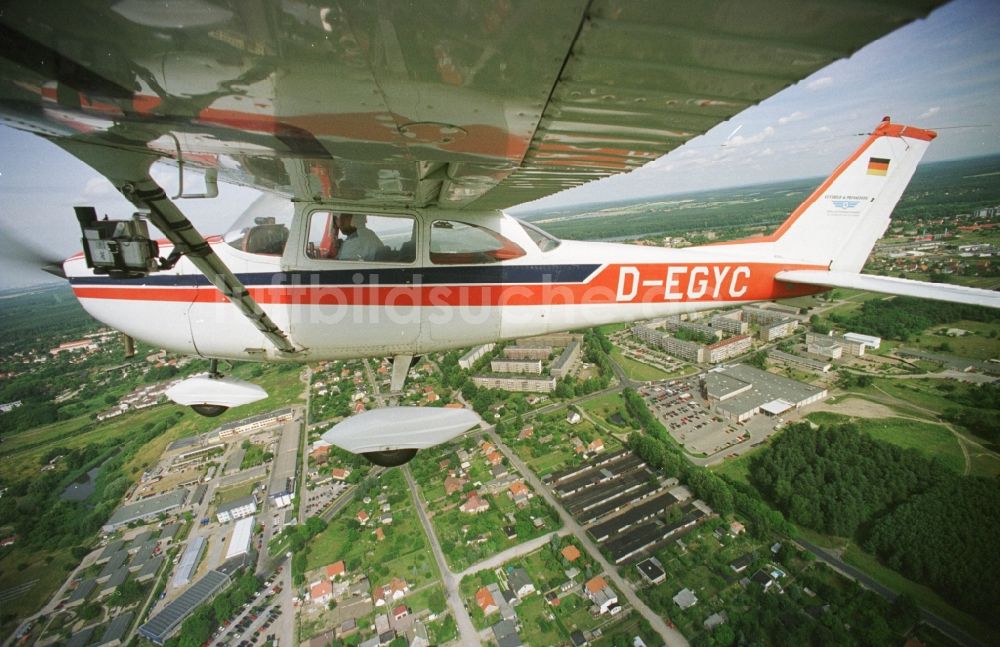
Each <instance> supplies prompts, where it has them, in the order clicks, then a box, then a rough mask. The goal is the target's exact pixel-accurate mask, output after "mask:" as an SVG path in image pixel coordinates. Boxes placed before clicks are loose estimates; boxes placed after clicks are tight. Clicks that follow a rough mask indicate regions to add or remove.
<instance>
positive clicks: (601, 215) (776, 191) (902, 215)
mask: <svg viewBox="0 0 1000 647" xmlns="http://www.w3.org/2000/svg"><path fill="white" fill-rule="evenodd" d="M998 168H1000V157H997V156H990V157H980V158H973V159H962V160H953V161H948V162H925V163H923V164H921V165H920V166H919V167H918V168H917V172H916V173H915V174H914V176H913V180H912V181H911V183H910V186H909V187H908V188H907V190H906V192H905V193H904V194H903V197H902V198H901V199H900V202H899V204H898V205H897V206H896V208H895V210H894V211H893V214H892V217H893V220H894V221H895V222H899V223H905V222H914V221H918V220H922V219H937V218H944V219H945V220H944V222H943V223H942V224H941V225H939V227H940V228H941V229H945V228H947V227H948V221H947V219H948V217H950V216H954V215H956V214H961V213H969V212H971V211H973V210H975V209H977V208H979V207H986V206H992V205H995V204H998V203H1000V192H998V189H997V182H996V176H995V175H994V173H995V172H996V170H997V169H998ZM822 181H823V178H819V177H817V178H806V179H801V180H792V181H788V182H782V183H775V184H762V185H756V186H748V187H735V188H727V189H715V190H711V191H701V192H692V193H683V194H673V195H669V196H657V197H649V198H644V200H645V202H643V203H639V204H636V203H635V200H634V199H633V200H630V201H619V202H604V203H594V204H589V205H582V206H581V207H578V208H577V212H576V213H575V214H573V213H570V212H569V210H568V209H563V210H562V211H559V210H558V208H553V207H545V208H539V209H537V210H536V211H528V210H523V211H521V212H520V213H519V214H518V215H519V216H522V217H524V218H525V219H526V220H529V221H534V222H536V224H538V225H539V226H540V227H541V228H542V229H544V230H546V231H548V232H550V233H552V234H553V235H555V236H564V237H566V238H571V239H580V240H600V239H608V238H615V237H623V236H624V237H630V236H631V237H635V238H641V237H647V238H652V237H655V236H657V235H659V236H665V235H687V236H690V234H691V232H693V231H699V230H701V231H705V230H712V231H713V232H715V233H716V234H717V239H722V240H726V239H730V238H733V237H736V236H734V235H731V234H736V233H737V232H736V231H734V230H739V234H738V235H745V234H746V233H747V231H746V230H747V229H749V228H755V227H756V228H760V227H767V228H769V229H774V228H776V227H777V225H778V224H779V223H781V222H783V221H784V220H785V219H786V218H787V217H788V215H789V214H790V213H791V212H792V211H793V210H794V209H795V207H796V206H798V204H799V203H801V202H802V201H803V200H804V199H805V198H806V197H808V196H809V194H810V193H812V191H813V190H814V189H815V188H816V187H817V186H819V185H820V183H821V182H822ZM553 214H555V215H556V216H557V218H558V219H555V218H553ZM595 216H597V217H595ZM538 221H540V222H538ZM691 242H692V243H698V242H701V241H699V240H698V239H697V238H695V237H692V238H691Z"/></svg>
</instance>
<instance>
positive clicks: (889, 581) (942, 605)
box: [843, 544, 996, 645]
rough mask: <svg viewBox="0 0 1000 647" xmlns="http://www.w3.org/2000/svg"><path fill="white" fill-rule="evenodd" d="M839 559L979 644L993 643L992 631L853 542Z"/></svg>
mask: <svg viewBox="0 0 1000 647" xmlns="http://www.w3.org/2000/svg"><path fill="white" fill-rule="evenodd" d="M843 559H844V561H845V562H847V563H849V564H851V565H853V566H856V567H858V568H859V569H861V570H863V571H864V572H865V573H867V574H868V575H870V576H871V577H872V578H873V579H875V580H877V581H879V582H881V583H882V584H884V585H885V586H887V587H889V588H890V589H892V590H893V591H896V592H899V593H908V594H910V595H911V596H913V599H914V600H916V602H917V604H919V605H920V606H922V607H924V608H926V609H927V610H928V611H932V612H934V613H936V614H938V615H939V616H941V617H942V618H944V619H945V620H948V621H949V622H952V623H953V624H955V625H958V626H959V627H961V628H962V629H964V630H966V631H968V632H969V633H970V634H972V635H973V636H975V637H976V638H978V639H979V640H981V641H983V644H985V645H990V644H995V640H996V632H995V630H993V629H991V628H990V627H989V626H987V625H986V624H985V623H983V622H981V621H979V620H978V619H976V618H973V617H972V616H970V615H969V614H967V613H965V612H963V611H959V610H958V609H956V608H955V607H953V606H951V605H950V604H948V603H947V602H946V601H945V600H944V599H943V598H942V597H941V596H939V595H938V594H937V593H935V592H934V591H932V590H931V589H929V588H927V587H926V586H923V585H922V584H917V583H916V582H914V581H912V580H909V579H907V578H905V577H903V576H902V575H900V574H899V573H897V572H896V571H894V570H892V569H890V568H886V567H885V566H883V565H882V564H881V563H880V562H879V561H878V559H876V558H875V556H873V555H870V554H869V553H866V552H865V551H863V550H861V549H860V548H858V547H857V546H855V545H854V544H851V545H849V546H848V547H847V550H845V551H844V555H843Z"/></svg>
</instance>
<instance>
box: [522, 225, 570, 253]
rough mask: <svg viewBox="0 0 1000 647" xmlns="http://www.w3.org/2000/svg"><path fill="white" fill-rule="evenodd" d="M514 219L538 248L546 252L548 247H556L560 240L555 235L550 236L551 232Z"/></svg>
mask: <svg viewBox="0 0 1000 647" xmlns="http://www.w3.org/2000/svg"><path fill="white" fill-rule="evenodd" d="M514 220H516V221H517V223H518V224H519V225H521V227H523V228H524V233H526V234H528V236H529V237H530V238H531V240H532V242H534V243H535V244H536V245H538V249H540V250H541V251H543V252H547V251H549V250H550V249H555V248H556V247H559V243H560V242H561V241H560V240H559V239H558V238H556V237H555V236H552V235H551V234H548V233H546V232H544V231H542V230H541V229H539V228H538V227H536V226H534V225H533V224H531V223H528V222H525V221H523V220H521V219H520V218H514Z"/></svg>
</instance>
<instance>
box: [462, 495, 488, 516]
mask: <svg viewBox="0 0 1000 647" xmlns="http://www.w3.org/2000/svg"><path fill="white" fill-rule="evenodd" d="M489 509H490V503H489V501H487V500H486V499H484V498H482V497H481V496H479V494H477V493H476V492H475V491H473V492H469V497H468V498H467V499H466V501H465V503H463V504H462V505H461V506H459V510H461V511H462V512H464V513H466V514H479V513H481V512H486V511H487V510H489Z"/></svg>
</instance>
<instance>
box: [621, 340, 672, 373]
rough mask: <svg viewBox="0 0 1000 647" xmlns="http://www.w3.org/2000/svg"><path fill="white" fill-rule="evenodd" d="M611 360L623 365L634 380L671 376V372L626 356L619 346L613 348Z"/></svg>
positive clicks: (624, 369)
mask: <svg viewBox="0 0 1000 647" xmlns="http://www.w3.org/2000/svg"><path fill="white" fill-rule="evenodd" d="M611 360H612V361H614V362H615V363H617V364H618V365H619V366H621V367H622V370H623V371H625V375H627V376H628V377H629V379H632V380H639V381H640V382H644V381H647V380H665V379H667V378H668V377H670V373H667V372H666V371H661V370H660V369H658V368H656V367H654V366H650V365H649V364H643V363H642V362H638V361H636V360H634V359H632V358H630V357H625V356H624V355H622V352H621V351H620V350H618V348H617V347H614V348H612V349H611Z"/></svg>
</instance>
